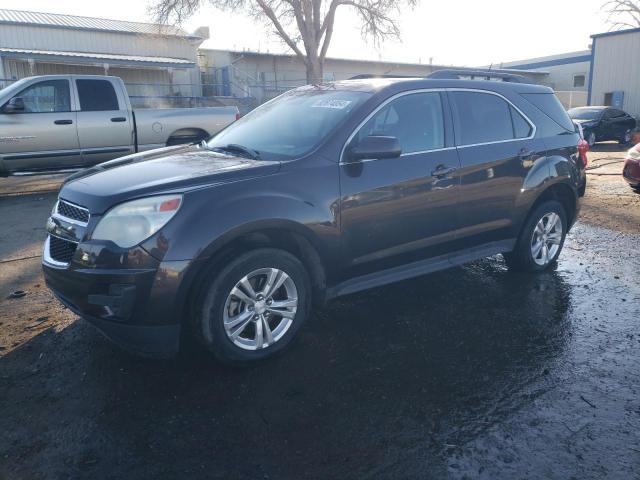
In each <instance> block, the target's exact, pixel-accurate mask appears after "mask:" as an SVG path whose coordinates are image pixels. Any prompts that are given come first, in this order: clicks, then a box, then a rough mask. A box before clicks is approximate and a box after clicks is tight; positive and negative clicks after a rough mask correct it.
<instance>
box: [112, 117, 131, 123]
mask: <svg viewBox="0 0 640 480" xmlns="http://www.w3.org/2000/svg"><path fill="white" fill-rule="evenodd" d="M111 121H112V122H126V121H127V119H126V118H125V117H113V118H112V119H111Z"/></svg>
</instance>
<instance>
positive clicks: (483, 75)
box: [425, 68, 534, 83]
mask: <svg viewBox="0 0 640 480" xmlns="http://www.w3.org/2000/svg"><path fill="white" fill-rule="evenodd" d="M461 77H463V78H464V77H471V79H472V80H491V79H495V78H500V79H502V81H503V82H511V83H534V82H532V81H531V80H529V79H528V78H527V77H525V76H523V75H516V74H514V73H507V72H501V71H499V70H472V69H469V70H467V69H448V68H447V69H444V70H436V71H435V72H433V73H430V74H429V75H427V76H426V77H425V78H436V79H439V80H460V79H461ZM478 77H479V78H478Z"/></svg>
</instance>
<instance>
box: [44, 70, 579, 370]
mask: <svg viewBox="0 0 640 480" xmlns="http://www.w3.org/2000/svg"><path fill="white" fill-rule="evenodd" d="M491 76H492V77H493V76H495V74H493V73H492V74H491ZM579 141H580V137H579V135H578V133H577V132H576V128H575V126H574V124H573V123H572V122H571V119H570V118H569V117H568V115H567V113H566V111H565V110H564V108H563V107H562V105H561V104H560V102H559V101H558V99H557V98H556V97H555V95H554V94H553V91H552V90H551V89H549V88H547V87H541V86H538V85H529V84H525V83H513V82H512V81H509V82H507V81H476V80H461V79H459V78H455V79H454V78H450V79H443V78H442V75H441V76H440V77H439V78H437V79H434V78H431V79H423V78H404V79H401V78H396V79H392V78H378V79H360V80H350V81H341V82H334V83H329V84H324V85H314V86H306V87H301V88H298V89H295V90H291V91H289V92H287V93H285V94H283V95H281V96H280V97H278V98H276V99H274V100H272V101H270V102H267V103H265V104H264V105H262V106H260V107H258V108H257V109H255V110H253V111H252V112H250V113H249V114H248V115H246V116H245V117H243V118H241V119H240V120H239V121H237V122H235V123H233V124H232V125H230V126H229V127H227V128H226V129H225V130H223V131H222V132H220V133H218V134H217V135H216V136H214V137H213V138H211V139H210V140H209V141H206V142H202V143H200V144H193V145H186V146H185V145H183V146H176V147H168V148H163V149H159V150H154V151H149V152H144V153H140V154H135V155H130V156H127V157H124V158H121V159H118V160H113V161H110V162H107V163H103V164H101V165H98V166H96V167H93V168H90V169H88V170H85V171H82V172H79V173H77V174H75V175H74V176H72V177H70V178H69V179H68V180H67V182H66V183H65V185H64V186H63V187H62V190H61V191H60V196H59V199H58V202H57V204H56V206H55V207H54V210H53V212H52V215H51V217H50V219H49V221H48V224H47V230H48V234H49V235H48V238H47V240H46V244H45V247H44V253H43V267H44V274H45V278H46V282H47V285H48V286H49V287H50V288H51V289H52V290H53V292H54V293H55V294H56V295H57V297H58V298H59V299H60V300H61V301H62V302H63V303H64V304H65V305H67V306H68V307H69V308H70V309H71V310H72V311H74V312H76V313H77V314H79V315H80V316H82V317H84V318H85V319H87V320H88V321H90V322H91V323H93V324H94V325H96V326H97V327H98V328H99V329H100V330H102V331H103V332H104V333H105V334H106V335H107V336H109V337H110V338H112V339H114V340H115V341H116V342H118V343H120V344H122V345H124V346H125V347H128V348H130V349H133V350H136V351H139V352H143V353H146V354H157V353H164V354H168V353H174V352H176V351H177V350H178V348H179V345H180V339H181V338H182V337H185V336H187V335H188V336H194V337H195V338H196V339H198V340H199V341H200V342H201V343H202V345H203V346H204V347H206V348H207V349H209V350H210V351H211V352H212V353H213V354H214V355H216V356H217V357H218V358H219V359H221V360H223V361H226V362H231V363H243V362H244V363H246V362H251V361H257V360H260V359H263V358H266V357H268V356H270V355H272V354H274V353H277V352H278V351H280V350H282V349H283V348H284V347H286V346H287V345H288V344H289V343H290V341H291V340H292V339H293V338H294V337H295V336H296V333H297V332H298V331H299V330H300V327H301V326H302V324H303V323H304V321H305V319H306V318H308V317H309V315H310V309H311V308H312V306H314V305H316V306H317V305H322V304H323V302H325V301H326V300H328V299H330V298H335V297H338V296H342V295H347V294H351V293H354V292H358V291H361V290H365V289H368V288H373V287H381V286H383V285H387V284H389V283H392V282H397V281H400V280H406V279H410V278H413V277H416V276H418V275H423V274H426V273H429V272H433V271H436V270H441V269H445V268H450V267H452V266H455V265H460V264H462V263H466V262H470V261H474V260H477V259H479V258H482V257H485V256H490V255H495V254H498V253H502V254H503V255H504V256H505V259H506V261H507V264H508V265H509V267H511V268H514V269H517V270H524V271H529V272H538V271H542V270H545V269H547V268H549V267H550V266H551V265H552V264H553V263H554V262H555V260H556V259H557V258H558V256H559V255H560V251H561V249H562V246H563V243H564V239H565V236H566V234H567V232H568V231H569V229H570V228H571V226H572V225H573V223H574V222H575V220H576V217H577V214H578V210H579V198H580V197H581V196H582V195H584V189H585V178H586V177H585V171H584V164H583V162H582V160H581V159H580V156H579V154H578V142H579ZM424 295H429V292H424ZM460 301H461V302H462V301H464V299H460ZM392 310H393V309H392V308H391V307H390V311H392ZM371 328H376V327H375V326H374V325H372V326H371Z"/></svg>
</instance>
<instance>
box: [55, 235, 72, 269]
mask: <svg viewBox="0 0 640 480" xmlns="http://www.w3.org/2000/svg"><path fill="white" fill-rule="evenodd" d="M77 247H78V244H77V243H75V242H70V241H69V240H64V239H62V238H58V237H54V236H53V235H49V256H50V257H51V258H53V259H54V260H55V261H56V262H60V263H69V262H70V261H71V259H72V258H73V254H74V253H76V248H77Z"/></svg>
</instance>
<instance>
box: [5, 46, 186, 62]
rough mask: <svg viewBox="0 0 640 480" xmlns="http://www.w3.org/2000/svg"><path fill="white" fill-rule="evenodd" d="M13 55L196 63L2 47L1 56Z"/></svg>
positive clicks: (181, 59) (163, 58)
mask: <svg viewBox="0 0 640 480" xmlns="http://www.w3.org/2000/svg"><path fill="white" fill-rule="evenodd" d="M2 53H12V54H20V55H24V56H27V57H28V56H55V57H70V58H85V59H92V60H100V61H105V62H106V63H108V61H115V62H118V63H158V64H171V65H177V66H178V65H179V66H191V65H194V62H192V61H191V60H187V59H185V58H172V57H144V56H140V55H117V54H112V53H90V52H60V51H54V50H31V49H28V50H27V49H22V48H7V47H0V54H2Z"/></svg>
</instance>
